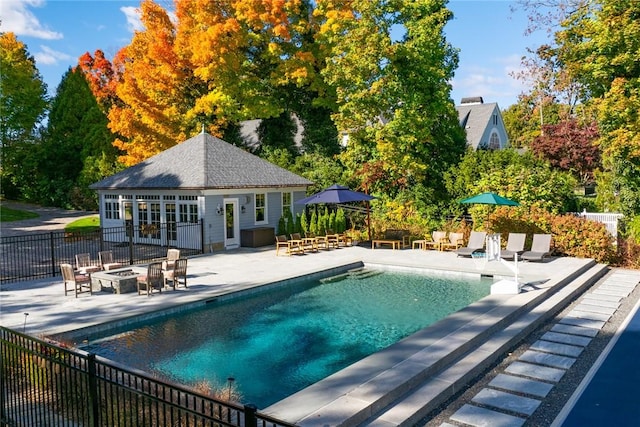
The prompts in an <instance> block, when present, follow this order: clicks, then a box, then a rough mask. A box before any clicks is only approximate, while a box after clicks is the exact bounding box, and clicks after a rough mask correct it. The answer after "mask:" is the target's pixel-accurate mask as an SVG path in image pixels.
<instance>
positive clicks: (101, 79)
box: [78, 49, 121, 112]
mask: <svg viewBox="0 0 640 427" xmlns="http://www.w3.org/2000/svg"><path fill="white" fill-rule="evenodd" d="M78 67H80V69H81V70H82V72H83V73H84V76H85V79H86V80H87V82H88V83H89V87H90V88H91V92H92V93H93V96H95V98H96V100H97V101H98V103H99V104H100V105H101V106H102V107H103V108H104V110H105V112H108V111H109V109H110V108H111V106H113V105H115V104H116V103H117V102H118V96H117V95H116V88H117V86H118V83H119V81H120V78H121V76H120V72H119V71H120V70H119V69H118V68H116V67H115V66H114V65H113V64H112V63H111V61H109V60H108V59H107V58H106V57H105V56H104V52H103V51H102V50H100V49H98V50H96V51H95V52H94V54H93V55H91V54H90V53H89V52H86V53H85V54H84V55H82V56H81V57H80V58H78Z"/></svg>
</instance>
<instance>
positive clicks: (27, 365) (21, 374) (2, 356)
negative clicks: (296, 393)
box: [0, 326, 294, 427]
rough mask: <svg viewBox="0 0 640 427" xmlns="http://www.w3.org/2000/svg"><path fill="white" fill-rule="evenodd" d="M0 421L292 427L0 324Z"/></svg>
mask: <svg viewBox="0 0 640 427" xmlns="http://www.w3.org/2000/svg"><path fill="white" fill-rule="evenodd" d="M0 374H1V375H0V386H1V388H2V390H1V393H2V394H1V395H0V404H1V411H2V412H1V413H0V421H1V422H0V425H3V426H28V427H31V426H36V425H41V426H91V427H97V426H105V427H106V426H108V427H114V426H132V427H138V426H181V427H190V426H194V427H195V426H216V427H223V426H238V427H240V426H242V427H258V426H260V427H279V426H282V427H289V426H291V427H293V426H294V424H290V423H286V422H283V421H279V420H276V419H274V418H271V417H269V416H267V415H264V414H260V413H258V412H257V411H256V408H255V407H254V406H252V405H240V404H235V403H231V402H224V401H221V400H218V399H215V398H213V397H209V396H206V395H203V394H201V393H198V392H196V391H193V390H190V389H188V388H185V387H181V386H178V385H175V384H170V383H167V382H164V381H161V380H159V379H157V378H152V377H150V376H149V375H147V374H145V373H143V372H140V371H137V370H131V369H127V368H124V367H122V366H119V365H117V364H116V363H113V362H110V361H108V360H106V359H103V358H101V357H98V356H95V355H93V354H89V353H85V352H82V351H74V350H71V349H67V348H64V347H61V346H59V345H56V344H54V343H50V342H46V341H43V340H39V339H37V338H33V337H30V336H28V335H24V334H21V333H19V332H16V331H12V330H10V329H7V328H4V327H1V326H0Z"/></svg>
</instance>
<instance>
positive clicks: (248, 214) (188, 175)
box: [90, 132, 312, 252]
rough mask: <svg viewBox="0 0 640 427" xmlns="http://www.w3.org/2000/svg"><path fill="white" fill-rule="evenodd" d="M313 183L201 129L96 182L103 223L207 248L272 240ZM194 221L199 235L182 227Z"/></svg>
mask: <svg viewBox="0 0 640 427" xmlns="http://www.w3.org/2000/svg"><path fill="white" fill-rule="evenodd" d="M310 184H312V182H311V181H308V180H307V179H305V178H303V177H301V176H299V175H296V174H294V173H292V172H290V171H288V170H286V169H283V168H281V167H279V166H276V165H274V164H272V163H269V162H267V161H266V160H263V159H261V158H260V157H258V156H255V155H253V154H251V153H248V152H246V151H244V150H242V149H241V148H238V147H236V146H233V145H231V144H229V143H227V142H225V141H223V140H221V139H219V138H216V137H214V136H212V135H209V134H208V133H204V132H203V133H200V134H199V135H197V136H194V137H193V138H190V139H188V140H186V141H184V142H182V143H180V144H178V145H176V146H174V147H171V148H169V149H168V150H165V151H163V152H162V153H159V154H157V155H155V156H153V157H150V158H148V159H146V160H145V161H143V162H141V163H138V164H137V165H134V166H131V167H129V168H127V169H125V170H123V171H121V172H119V173H117V174H115V175H112V176H110V177H108V178H105V179H103V180H101V181H99V182H96V183H94V184H92V185H91V186H90V188H91V189H93V190H95V191H97V193H98V196H99V206H100V207H99V211H100V224H101V225H102V227H103V228H110V227H125V226H126V227H131V228H127V229H131V230H135V231H134V232H133V233H134V236H133V238H134V241H135V243H139V244H156V245H162V246H171V247H178V248H192V249H197V248H204V250H205V251H207V252H210V251H215V250H223V249H233V248H237V247H239V246H241V245H242V246H251V247H256V246H266V245H271V244H274V234H275V232H276V229H277V226H278V220H279V219H280V217H281V216H282V214H283V212H286V210H287V209H289V210H291V212H292V213H293V214H294V216H295V214H296V213H299V212H301V211H302V209H304V206H301V205H296V204H295V201H297V200H299V199H302V198H303V197H305V194H306V189H307V186H309V185H310ZM194 223H201V224H202V231H201V232H200V233H193V232H186V231H185V232H182V231H181V230H187V229H188V228H192V227H181V225H188V224H194Z"/></svg>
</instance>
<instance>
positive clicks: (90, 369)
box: [87, 353, 100, 427]
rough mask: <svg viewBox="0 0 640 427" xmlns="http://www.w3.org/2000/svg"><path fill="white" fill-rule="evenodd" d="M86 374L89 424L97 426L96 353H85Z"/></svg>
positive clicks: (98, 409)
mask: <svg viewBox="0 0 640 427" xmlns="http://www.w3.org/2000/svg"><path fill="white" fill-rule="evenodd" d="M87 375H88V376H89V378H88V381H87V385H88V387H89V425H91V426H93V427H98V426H99V425H100V423H99V419H98V416H99V414H100V408H99V406H98V381H97V379H96V378H97V377H96V355H95V354H93V353H89V354H88V355H87Z"/></svg>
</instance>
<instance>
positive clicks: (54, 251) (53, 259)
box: [49, 231, 64, 277]
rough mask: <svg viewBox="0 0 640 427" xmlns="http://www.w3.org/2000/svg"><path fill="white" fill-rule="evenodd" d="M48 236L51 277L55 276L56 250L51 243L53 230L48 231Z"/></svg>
mask: <svg viewBox="0 0 640 427" xmlns="http://www.w3.org/2000/svg"><path fill="white" fill-rule="evenodd" d="M49 237H50V238H49V249H50V250H51V277H56V250H55V246H54V244H53V231H50V232H49ZM63 239H64V237H63Z"/></svg>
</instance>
